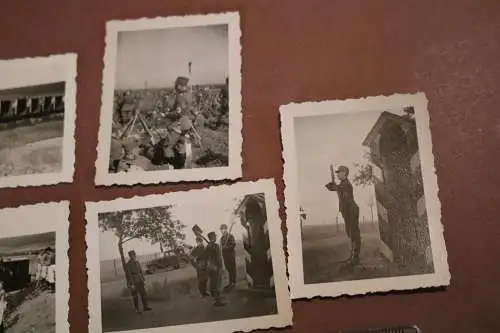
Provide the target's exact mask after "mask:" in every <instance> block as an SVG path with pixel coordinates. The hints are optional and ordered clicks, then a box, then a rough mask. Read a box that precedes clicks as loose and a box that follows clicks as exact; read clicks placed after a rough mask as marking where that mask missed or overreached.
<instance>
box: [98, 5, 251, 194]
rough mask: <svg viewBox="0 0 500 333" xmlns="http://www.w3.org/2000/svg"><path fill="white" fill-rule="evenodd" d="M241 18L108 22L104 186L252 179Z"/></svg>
mask: <svg viewBox="0 0 500 333" xmlns="http://www.w3.org/2000/svg"><path fill="white" fill-rule="evenodd" d="M240 36H241V31H240V22H239V14H238V13H237V12H234V13H233V12H231V13H221V14H208V15H193V16H182V17H181V16H179V17H167V18H151V19H149V18H142V19H136V20H124V21H110V22H108V23H107V25H106V48H105V56H104V71H103V91H102V106H101V116H100V128H99V144H98V158H97V161H96V184H97V185H113V184H122V185H132V184H139V183H140V184H150V183H161V182H181V181H202V180H223V179H237V178H240V177H241V175H242V171H241V170H242V165H241V164H242V159H241V149H242V133H241V131H242V113H241V45H240Z"/></svg>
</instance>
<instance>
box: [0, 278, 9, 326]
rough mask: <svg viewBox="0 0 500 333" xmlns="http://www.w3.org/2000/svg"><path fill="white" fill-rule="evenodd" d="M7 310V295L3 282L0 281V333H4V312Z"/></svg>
mask: <svg viewBox="0 0 500 333" xmlns="http://www.w3.org/2000/svg"><path fill="white" fill-rule="evenodd" d="M6 309H7V294H6V292H5V289H4V287H3V281H2V280H0V333H4V332H5V325H4V321H5V310H6Z"/></svg>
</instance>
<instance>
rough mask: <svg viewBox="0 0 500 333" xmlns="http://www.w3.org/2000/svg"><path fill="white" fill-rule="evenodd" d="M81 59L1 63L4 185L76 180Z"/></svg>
mask: <svg viewBox="0 0 500 333" xmlns="http://www.w3.org/2000/svg"><path fill="white" fill-rule="evenodd" d="M75 79H76V55H75V54H64V55H54V56H49V57H45V58H26V59H14V60H0V187H18V186H37V185H52V184H57V183H60V182H71V181H72V179H73V171H74V166H73V165H74V160H75V157H74V150H75V149H74V147H75V143H74V128H75V96H76V83H75Z"/></svg>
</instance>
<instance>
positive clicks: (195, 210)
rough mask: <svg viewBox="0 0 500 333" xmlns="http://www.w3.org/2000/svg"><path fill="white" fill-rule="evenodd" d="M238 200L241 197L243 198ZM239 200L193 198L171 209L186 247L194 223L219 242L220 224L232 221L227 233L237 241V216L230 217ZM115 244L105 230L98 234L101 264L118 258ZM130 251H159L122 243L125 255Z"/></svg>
mask: <svg viewBox="0 0 500 333" xmlns="http://www.w3.org/2000/svg"><path fill="white" fill-rule="evenodd" d="M241 198H243V196H242V197H241ZM203 199H206V197H203ZM239 199H240V198H235V197H230V196H222V197H221V196H217V198H214V200H200V199H198V198H196V197H193V200H196V201H191V202H189V203H186V202H184V203H182V204H179V205H176V206H175V207H174V208H173V209H172V213H173V214H174V215H175V218H177V219H179V220H180V221H182V222H183V223H184V224H185V225H186V228H185V229H184V232H185V234H186V240H185V242H186V243H187V244H190V245H194V244H195V236H194V233H193V232H192V230H191V228H192V227H193V226H194V225H195V224H198V225H199V226H200V227H201V229H203V232H204V235H205V236H206V235H207V234H208V233H209V232H210V231H215V232H217V235H218V240H219V239H220V231H219V228H220V225H221V224H223V223H225V224H227V225H228V226H230V225H231V223H232V222H233V221H235V222H236V223H235V224H234V226H233V229H232V231H231V233H232V234H233V235H234V237H235V238H236V240H240V239H241V238H242V232H243V230H244V229H243V227H242V226H241V224H240V222H239V217H238V218H237V217H235V216H234V215H233V214H232V212H233V211H234V209H235V208H236V205H237V203H238V202H239ZM117 241H118V238H117V237H116V236H115V235H114V233H113V232H109V231H108V232H100V233H99V248H100V250H99V252H100V259H101V261H102V260H108V259H114V258H118V257H119V254H118V244H117ZM132 249H133V250H135V252H136V253H137V254H138V255H142V254H150V253H156V252H160V246H159V245H158V244H156V245H152V244H151V242H150V241H148V240H132V241H129V242H126V243H125V244H124V251H125V253H127V252H128V251H130V250H132Z"/></svg>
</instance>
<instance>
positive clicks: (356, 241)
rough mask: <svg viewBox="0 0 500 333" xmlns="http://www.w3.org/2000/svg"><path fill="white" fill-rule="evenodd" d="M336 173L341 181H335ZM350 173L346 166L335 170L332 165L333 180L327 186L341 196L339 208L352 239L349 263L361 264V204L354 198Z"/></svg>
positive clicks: (348, 234) (347, 261) (331, 174)
mask: <svg viewBox="0 0 500 333" xmlns="http://www.w3.org/2000/svg"><path fill="white" fill-rule="evenodd" d="M335 174H336V175H337V178H338V179H339V183H338V184H337V183H336V182H335ZM348 175H349V168H348V167H346V166H343V165H341V166H339V167H338V168H337V170H335V171H334V169H333V166H332V165H330V176H331V182H330V183H328V184H326V185H325V187H326V188H327V189H328V190H329V191H336V192H337V195H338V197H339V210H340V213H341V214H342V217H343V218H344V222H345V228H346V232H347V236H348V237H349V239H350V240H351V255H350V257H349V258H348V259H347V260H346V263H347V265H349V266H351V265H353V266H354V265H357V264H359V254H360V251H361V233H360V230H359V206H358V205H357V204H356V202H355V200H354V194H353V187H352V184H351V182H350V181H349V179H347V176H348Z"/></svg>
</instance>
